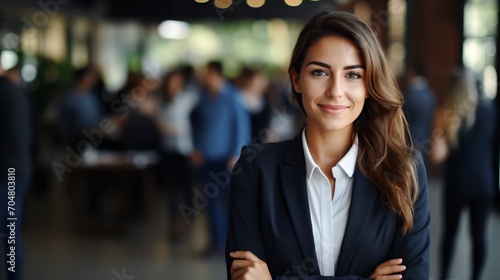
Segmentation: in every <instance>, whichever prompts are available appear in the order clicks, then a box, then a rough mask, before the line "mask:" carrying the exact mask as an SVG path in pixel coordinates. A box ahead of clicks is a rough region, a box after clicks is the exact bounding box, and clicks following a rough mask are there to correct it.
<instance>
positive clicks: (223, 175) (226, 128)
mask: <svg viewBox="0 0 500 280" xmlns="http://www.w3.org/2000/svg"><path fill="white" fill-rule="evenodd" d="M202 83H203V89H202V92H201V96H200V100H199V104H198V106H197V107H196V109H195V110H194V112H193V116H192V120H193V145H194V149H195V151H194V152H193V154H192V156H191V159H192V161H193V164H194V165H195V166H197V167H199V168H200V170H201V172H202V174H201V179H202V180H203V184H204V185H203V189H202V190H201V191H202V192H203V195H204V196H205V197H206V198H207V199H209V200H207V203H208V205H207V206H208V210H209V214H210V226H211V233H212V248H210V249H212V250H216V251H219V250H221V251H222V250H223V249H224V245H225V241H226V235H227V219H228V212H229V173H230V171H231V169H232V168H233V166H234V164H235V163H236V160H237V159H238V157H239V154H240V150H241V148H242V146H243V145H245V144H246V143H247V142H248V141H249V140H250V117H249V115H248V112H247V111H246V109H245V108H244V107H243V105H242V104H241V103H240V101H239V100H238V98H237V96H238V94H239V92H238V90H237V89H236V88H235V87H234V86H233V85H232V84H231V83H230V82H229V81H227V80H226V79H225V77H224V74H223V71H222V65H221V63H220V62H215V61H214V62H210V63H208V64H207V66H206V67H205V69H204V73H203V77H202Z"/></svg>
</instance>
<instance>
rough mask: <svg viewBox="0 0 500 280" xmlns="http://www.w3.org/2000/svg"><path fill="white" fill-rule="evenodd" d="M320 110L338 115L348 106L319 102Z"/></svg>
mask: <svg viewBox="0 0 500 280" xmlns="http://www.w3.org/2000/svg"><path fill="white" fill-rule="evenodd" d="M318 106H319V107H320V108H321V110H323V111H324V112H325V113H328V114H331V115H338V114H340V113H342V112H344V111H345V110H347V109H348V108H349V106H344V105H328V104H319V105H318Z"/></svg>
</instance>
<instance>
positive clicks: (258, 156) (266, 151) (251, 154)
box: [240, 140, 292, 164]
mask: <svg viewBox="0 0 500 280" xmlns="http://www.w3.org/2000/svg"><path fill="white" fill-rule="evenodd" d="M291 142H292V140H286V141H282V142H275V143H266V144H259V143H256V144H251V145H246V146H244V147H243V148H242V149H241V156H240V160H242V159H244V160H246V161H251V162H255V163H257V164H275V163H278V162H279V161H281V160H282V159H283V158H284V156H285V154H286V153H287V151H288V150H289V146H290V143H291Z"/></svg>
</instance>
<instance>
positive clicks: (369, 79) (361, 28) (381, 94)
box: [288, 11, 418, 233]
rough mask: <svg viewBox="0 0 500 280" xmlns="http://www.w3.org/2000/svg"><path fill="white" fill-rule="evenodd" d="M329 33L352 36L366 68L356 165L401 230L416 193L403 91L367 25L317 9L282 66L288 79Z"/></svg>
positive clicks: (408, 218) (406, 228)
mask: <svg viewBox="0 0 500 280" xmlns="http://www.w3.org/2000/svg"><path fill="white" fill-rule="evenodd" d="M331 35H337V36H342V37H344V38H346V39H348V40H350V41H351V42H353V43H354V45H355V46H356V47H357V48H358V51H359V54H360V55H361V59H362V61H363V63H364V66H365V69H366V74H365V83H366V89H367V91H368V95H369V98H367V99H366V100H365V105H364V107H363V110H362V112H361V114H360V116H359V117H358V118H357V119H356V120H355V121H354V125H353V127H354V129H353V139H354V137H355V135H358V141H359V152H358V166H359V168H360V170H361V172H363V174H364V175H365V176H367V177H368V178H369V179H370V180H371V181H372V182H373V183H374V184H375V185H376V186H377V188H378V189H379V190H380V192H381V199H382V201H383V202H384V203H385V204H386V205H387V206H388V207H389V208H390V209H391V210H392V211H394V213H396V214H397V215H398V217H399V218H400V220H401V222H402V227H401V231H402V232H403V233H407V232H408V231H409V230H410V229H411V228H412V227H413V212H414V204H415V202H416V200H417V198H418V182H417V181H418V179H417V171H416V157H415V155H414V153H413V150H412V148H411V147H412V143H411V140H410V137H409V130H408V123H407V121H406V119H405V116H404V113H403V110H402V106H403V96H402V94H401V92H400V91H399V89H398V86H397V82H396V78H395V76H394V74H393V72H392V71H391V69H390V68H389V65H388V63H387V60H386V57H385V55H384V52H383V50H382V47H381V46H380V43H379V41H378V39H377V36H376V35H375V33H374V32H373V30H372V29H371V28H370V27H369V26H368V25H367V24H366V23H364V22H363V21H361V20H360V19H359V18H357V17H356V16H355V15H353V14H350V13H346V12H339V11H325V12H321V13H319V14H317V15H316V16H314V17H313V18H312V19H311V20H310V21H309V22H308V23H307V24H306V25H305V26H304V28H303V29H302V31H301V33H300V35H299V38H298V40H297V44H296V45H295V48H294V50H293V53H292V57H291V61H290V67H289V69H288V72H289V74H290V79H292V73H293V71H294V72H295V73H296V74H297V75H300V69H301V66H302V64H303V62H304V59H305V56H306V54H307V50H308V49H309V47H310V46H312V45H313V44H314V43H315V42H317V41H318V40H319V39H321V38H323V37H325V36H331ZM332 47H334V46H332ZM292 90H293V96H294V99H295V100H296V101H297V102H298V103H299V105H300V106H301V107H302V109H304V106H303V103H302V96H301V94H300V93H298V92H296V91H295V90H294V89H293V85H292ZM304 112H305V111H304Z"/></svg>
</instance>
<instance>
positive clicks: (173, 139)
mask: <svg viewBox="0 0 500 280" xmlns="http://www.w3.org/2000/svg"><path fill="white" fill-rule="evenodd" d="M187 80H188V77H186V76H185V74H184V72H183V71H182V70H174V71H172V72H170V73H168V74H167V75H166V76H165V78H164V80H163V84H162V85H161V87H160V94H161V96H160V100H161V101H160V102H161V103H160V108H159V111H158V115H157V117H156V118H157V123H158V126H159V128H160V131H161V134H162V141H161V142H162V143H161V149H162V165H161V171H160V172H161V174H162V177H163V178H162V181H163V184H162V185H164V186H165V187H166V189H167V190H168V192H167V193H168V197H169V214H170V223H169V225H170V232H169V237H170V238H171V239H173V240H176V239H178V238H180V237H181V236H182V234H183V233H184V231H185V224H184V221H183V219H182V217H181V213H180V212H179V210H178V208H177V206H178V205H179V204H180V203H185V204H189V198H190V197H191V195H190V192H191V189H192V187H193V170H192V167H191V162H190V158H189V156H190V154H191V153H192V152H193V142H192V133H191V122H190V115H191V112H192V111H193V109H194V107H195V106H196V105H197V103H198V98H199V91H197V90H196V88H194V87H193V86H192V85H189V84H188V81H187ZM183 224H184V226H183Z"/></svg>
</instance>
